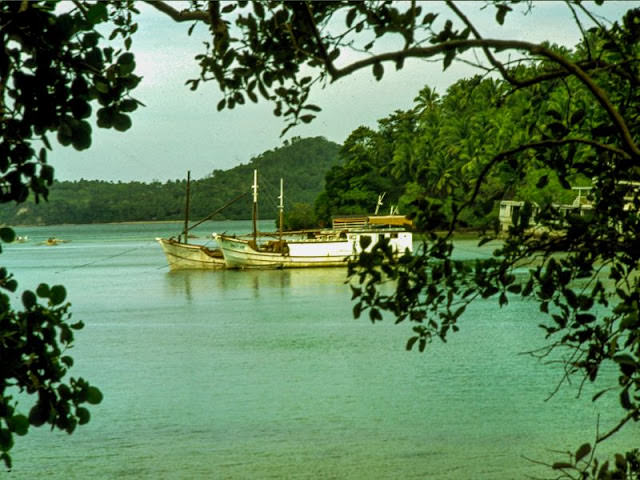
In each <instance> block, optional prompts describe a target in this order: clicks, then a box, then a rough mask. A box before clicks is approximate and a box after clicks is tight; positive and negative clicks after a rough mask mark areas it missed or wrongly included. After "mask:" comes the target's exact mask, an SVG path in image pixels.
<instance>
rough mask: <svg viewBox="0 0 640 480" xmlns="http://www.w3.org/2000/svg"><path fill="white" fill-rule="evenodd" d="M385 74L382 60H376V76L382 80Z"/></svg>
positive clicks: (374, 65) (374, 73) (374, 72)
mask: <svg viewBox="0 0 640 480" xmlns="http://www.w3.org/2000/svg"><path fill="white" fill-rule="evenodd" d="M383 75H384V67H383V66H382V63H380V62H376V63H374V64H373V76H374V77H375V79H376V80H378V81H380V80H382V76H383Z"/></svg>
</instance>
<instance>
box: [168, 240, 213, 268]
mask: <svg viewBox="0 0 640 480" xmlns="http://www.w3.org/2000/svg"><path fill="white" fill-rule="evenodd" d="M156 240H157V242H158V243H159V244H160V246H161V247H162V250H163V251H164V254H165V256H166V257H167V262H168V263H169V269H170V270H172V271H173V270H194V269H195V270H219V269H221V268H225V261H224V257H223V256H222V252H221V251H220V249H210V248H207V247H205V246H203V245H192V244H187V243H180V242H177V241H175V240H170V239H166V238H156Z"/></svg>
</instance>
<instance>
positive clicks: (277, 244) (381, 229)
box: [214, 171, 413, 268]
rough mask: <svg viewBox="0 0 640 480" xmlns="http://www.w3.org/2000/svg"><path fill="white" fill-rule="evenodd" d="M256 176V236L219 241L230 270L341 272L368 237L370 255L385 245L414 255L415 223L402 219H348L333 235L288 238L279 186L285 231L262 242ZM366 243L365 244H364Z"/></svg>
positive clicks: (224, 237) (329, 232) (336, 224)
mask: <svg viewBox="0 0 640 480" xmlns="http://www.w3.org/2000/svg"><path fill="white" fill-rule="evenodd" d="M257 181H258V180H257V172H255V171H254V178H253V187H252V190H253V235H252V236H251V237H236V236H230V235H224V234H223V235H216V234H214V238H215V239H216V242H217V243H218V245H219V247H220V249H221V250H222V254H223V255H224V260H225V263H226V265H227V268H308V267H342V266H346V265H347V264H348V263H349V260H353V259H355V258H356V257H357V256H358V255H359V254H360V253H361V252H362V251H363V247H362V245H363V244H362V243H361V242H362V240H363V239H364V238H365V237H368V240H369V242H368V243H367V244H366V245H367V246H366V248H365V250H370V249H371V248H373V246H374V245H375V244H376V243H377V242H378V241H379V240H381V239H385V240H386V241H388V242H389V245H390V246H391V249H392V251H393V252H395V253H396V254H398V255H400V254H403V253H404V252H405V251H409V252H411V251H412V249H413V235H412V233H411V232H410V231H409V230H407V229H406V228H405V225H408V224H410V223H411V222H410V221H409V220H408V219H407V218H406V217H404V216H401V215H383V216H378V215H374V216H370V217H347V218H340V219H334V222H333V228H332V229H329V230H317V231H307V232H304V233H303V234H295V235H294V234H292V233H291V232H289V233H286V232H283V216H282V212H283V209H284V192H283V185H282V180H281V181H280V221H279V224H280V230H279V232H278V233H277V234H274V235H273V236H272V237H273V238H275V239H270V240H266V241H264V240H262V238H264V236H263V235H259V234H258V231H257V228H256V224H257V222H256V212H257V201H258V198H257V197H258V195H257V192H258V183H257ZM365 243H366V242H365Z"/></svg>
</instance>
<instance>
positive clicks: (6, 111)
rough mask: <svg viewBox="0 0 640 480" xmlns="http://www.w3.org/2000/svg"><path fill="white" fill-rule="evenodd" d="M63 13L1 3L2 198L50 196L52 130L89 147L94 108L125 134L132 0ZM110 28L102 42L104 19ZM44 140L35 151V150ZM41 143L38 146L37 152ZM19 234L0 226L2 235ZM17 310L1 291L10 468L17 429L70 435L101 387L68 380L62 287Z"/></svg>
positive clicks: (40, 292)
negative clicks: (24, 397) (24, 404)
mask: <svg viewBox="0 0 640 480" xmlns="http://www.w3.org/2000/svg"><path fill="white" fill-rule="evenodd" d="M69 6H72V7H73V8H72V9H71V10H70V11H67V12H61V11H60V10H56V7H57V5H56V3H54V2H3V3H2V4H1V5H0V24H1V25H2V27H1V28H0V35H1V37H0V38H1V41H0V202H2V203H7V202H16V203H21V202H24V201H25V200H26V199H27V197H28V196H29V194H30V193H31V194H32V195H34V197H35V201H36V202H38V201H39V200H40V199H45V200H46V199H47V197H48V193H49V187H50V185H51V183H52V181H53V172H54V170H53V167H51V166H50V165H49V164H48V163H47V150H50V149H51V144H50V140H49V135H50V134H54V135H56V138H57V140H58V142H59V143H60V144H61V145H63V146H68V145H71V146H73V148H75V149H77V150H84V149H87V148H89V147H90V146H91V133H92V127H91V124H90V123H89V121H88V119H89V118H90V117H91V114H92V105H98V110H97V112H96V116H97V125H98V126H99V127H101V128H114V129H116V130H118V131H125V130H127V129H128V128H129V127H130V125H131V119H130V118H129V116H128V113H129V112H132V111H134V110H135V109H136V108H137V106H138V102H137V101H136V100H135V99H133V98H131V97H130V96H129V92H130V91H131V90H132V89H133V88H135V87H136V85H137V84H138V82H139V81H140V78H139V77H138V76H136V75H134V74H133V70H134V68H135V62H134V57H133V54H131V53H130V52H128V50H129V47H130V46H131V35H132V34H133V33H134V32H135V30H136V27H137V25H136V24H135V23H134V22H133V15H132V14H133V13H135V9H134V8H133V5H132V4H131V3H128V2H114V3H111V4H107V3H90V2H74V3H73V4H69ZM105 23H107V24H109V25H111V26H113V32H112V34H111V37H110V39H111V40H113V39H115V38H116V37H121V39H122V41H123V45H124V47H123V48H114V47H113V46H111V45H110V44H109V42H105V41H104V38H103V36H102V34H101V33H100V31H99V26H100V25H101V24H105ZM38 147H40V148H38ZM36 150H37V151H36ZM14 237H15V234H14V232H13V231H12V230H11V229H10V228H6V227H5V228H2V229H0V239H1V240H2V242H11V241H13V239H14ZM17 286H18V284H17V281H16V280H15V279H14V278H13V275H12V274H11V273H9V272H7V270H6V269H5V268H0V288H1V289H2V290H4V291H8V292H15V291H16V289H17ZM21 298H22V304H23V310H16V309H14V307H13V306H12V305H11V303H10V298H9V295H7V294H6V293H4V292H0V452H1V453H0V459H1V460H2V461H3V462H4V464H5V465H6V467H7V468H11V456H10V455H9V451H10V450H11V447H12V446H13V444H14V435H24V434H26V433H27V431H28V429H29V426H36V427H37V426H41V425H44V424H49V425H51V427H52V428H58V429H61V430H64V431H66V432H68V433H72V432H73V431H74V430H75V428H76V426H77V425H82V424H85V423H87V422H88V421H89V419H90V413H89V410H88V409H87V408H86V407H85V406H84V405H85V404H87V403H88V404H96V403H99V402H100V401H101V399H102V393H101V392H100V390H98V389H97V388H96V387H94V386H92V385H90V384H89V382H87V381H86V380H84V379H82V378H77V379H76V378H73V377H71V378H70V379H68V380H67V379H65V378H64V377H65V375H66V374H67V373H68V370H69V369H70V368H71V367H72V365H73V358H72V357H71V356H69V355H67V354H66V350H67V349H68V348H70V347H71V346H72V344H73V332H74V330H78V329H80V328H82V326H83V323H82V322H81V321H79V322H75V323H72V324H70V323H69V319H70V313H69V307H70V304H69V303H68V302H65V300H66V290H65V288H64V287H63V286H62V285H54V286H49V285H47V284H44V283H42V284H40V285H39V286H38V287H37V289H36V291H35V292H33V291H30V290H25V291H24V292H23V293H22V296H21ZM18 392H26V393H28V394H30V395H33V396H34V397H36V399H35V401H34V404H33V406H32V408H31V409H30V411H29V412H23V411H20V410H18V409H17V403H16V400H15V399H14V397H13V395H15V394H16V393H18Z"/></svg>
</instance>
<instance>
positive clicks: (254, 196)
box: [251, 170, 258, 245]
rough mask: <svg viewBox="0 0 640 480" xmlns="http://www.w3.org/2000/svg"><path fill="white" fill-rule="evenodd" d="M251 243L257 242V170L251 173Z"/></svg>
mask: <svg viewBox="0 0 640 480" xmlns="http://www.w3.org/2000/svg"><path fill="white" fill-rule="evenodd" d="M251 188H252V189H253V215H252V218H253V243H254V244H256V245H257V241H258V170H254V171H253V186H252V187H251Z"/></svg>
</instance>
